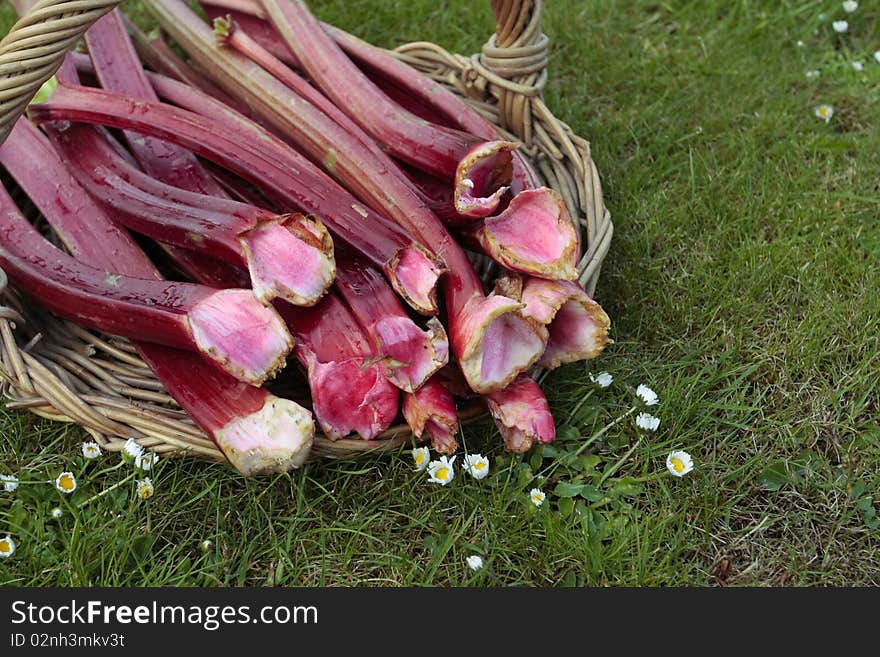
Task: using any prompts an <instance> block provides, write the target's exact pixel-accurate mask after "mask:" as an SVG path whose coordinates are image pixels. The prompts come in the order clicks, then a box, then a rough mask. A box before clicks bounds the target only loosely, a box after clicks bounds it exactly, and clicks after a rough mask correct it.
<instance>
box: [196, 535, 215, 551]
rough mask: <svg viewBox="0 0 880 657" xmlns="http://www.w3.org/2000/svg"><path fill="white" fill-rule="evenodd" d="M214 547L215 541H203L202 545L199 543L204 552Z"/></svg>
mask: <svg viewBox="0 0 880 657" xmlns="http://www.w3.org/2000/svg"><path fill="white" fill-rule="evenodd" d="M213 546H214V541H211V540H209V539H207V538H206V539H205V540H204V541H202V542H201V543H199V547H200V548H202V552H207V551H208V550H210V549H211V548H212V547H213Z"/></svg>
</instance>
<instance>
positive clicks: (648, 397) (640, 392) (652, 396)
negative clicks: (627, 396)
mask: <svg viewBox="0 0 880 657" xmlns="http://www.w3.org/2000/svg"><path fill="white" fill-rule="evenodd" d="M636 396H637V397H638V398H639V399H641V400H642V401H643V402H645V406H654V405H655V404H656V403H657V402H659V401H660V398H659V397H658V396H657V393H656V392H654V391H653V390H651V389H650V388H649V387H648V386H646V385H645V384H644V383H640V384H639V387H638V388H636Z"/></svg>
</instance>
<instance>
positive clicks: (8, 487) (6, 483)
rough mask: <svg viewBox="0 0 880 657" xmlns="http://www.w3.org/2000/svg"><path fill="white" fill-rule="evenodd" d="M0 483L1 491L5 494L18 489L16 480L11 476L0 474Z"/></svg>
mask: <svg viewBox="0 0 880 657" xmlns="http://www.w3.org/2000/svg"><path fill="white" fill-rule="evenodd" d="M0 481H2V482H3V490H5V491H6V492H7V493H11V492H12V491H14V490H15V489H16V488H18V478H17V477H13V476H12V475H5V474H0Z"/></svg>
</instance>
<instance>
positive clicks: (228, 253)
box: [54, 125, 336, 306]
mask: <svg viewBox="0 0 880 657" xmlns="http://www.w3.org/2000/svg"><path fill="white" fill-rule="evenodd" d="M56 135H57V136H56V138H55V140H54V141H55V144H56V147H57V148H58V149H59V151H60V152H61V153H62V155H64V156H65V158H66V159H67V161H68V162H69V163H70V167H69V168H70V169H71V172H72V173H73V175H74V177H76V179H77V180H78V181H79V183H80V184H81V185H82V186H83V187H84V188H85V189H86V190H88V191H89V192H90V193H91V194H92V195H93V196H94V197H95V198H96V199H98V200H100V201H102V202H103V203H106V204H107V205H110V206H112V207H113V208H115V209H117V210H119V211H120V212H118V213H117V216H118V220H119V221H122V222H123V223H124V224H125V225H126V226H127V227H128V228H131V229H132V230H134V231H136V232H139V233H142V234H144V235H147V236H149V237H152V238H154V239H156V240H158V241H160V242H165V243H168V244H174V245H177V246H179V247H182V248H185V249H190V250H194V251H199V252H203V253H206V254H208V255H210V256H212V257H215V258H219V259H221V260H225V261H227V262H230V263H232V264H235V265H238V266H242V267H246V268H247V269H248V272H249V274H250V280H251V285H252V287H253V291H254V294H255V295H256V296H257V298H258V299H259V300H260V301H261V302H262V303H264V304H265V303H268V302H270V301H271V300H272V299H274V298H275V297H281V298H282V299H285V300H286V301H289V302H290V303H293V304H295V305H302V306H311V305H314V304H315V303H317V302H318V299H320V298H321V296H323V294H324V292H326V290H327V288H328V287H329V286H330V285H331V284H332V282H333V278H334V275H335V269H336V268H335V263H334V260H333V244H332V241H331V240H330V236H329V234H327V232H326V230H325V229H324V227H323V226H322V225H321V223H320V222H317V221H312V220H310V219H307V218H306V217H304V216H302V215H300V214H292V215H284V216H280V217H279V216H277V215H274V214H273V213H271V212H268V211H266V210H261V209H259V208H255V207H253V206H250V205H246V204H244V203H239V202H236V201H232V200H229V199H226V198H219V197H212V196H205V195H203V194H196V193H194V192H187V191H185V190H183V189H180V188H177V187H172V186H170V185H165V184H164V183H161V182H159V181H156V180H154V179H153V178H151V177H150V176H148V175H146V174H144V173H143V172H142V171H140V170H139V169H137V168H136V167H134V166H132V165H131V164H129V163H128V162H126V161H125V159H124V158H122V157H120V156H119V154H118V153H117V152H116V150H115V149H114V148H113V147H112V146H111V145H110V144H108V142H107V140H106V139H102V138H101V135H100V134H99V132H98V131H97V130H95V129H94V128H92V127H90V126H84V125H72V126H71V127H70V128H69V129H67V130H65V131H63V132H57V133H56Z"/></svg>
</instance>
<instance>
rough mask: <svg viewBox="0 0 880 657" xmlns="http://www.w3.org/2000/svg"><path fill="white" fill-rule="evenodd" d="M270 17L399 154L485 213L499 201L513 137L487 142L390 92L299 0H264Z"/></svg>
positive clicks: (310, 66)
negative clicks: (436, 121)
mask: <svg viewBox="0 0 880 657" xmlns="http://www.w3.org/2000/svg"><path fill="white" fill-rule="evenodd" d="M261 4H262V6H263V10H264V11H265V12H266V15H267V17H268V19H269V22H271V23H272V25H274V26H275V29H276V30H278V33H279V34H280V35H281V37H282V38H283V39H284V41H285V43H287V45H288V46H289V47H290V49H291V51H292V52H293V53H294V54H295V55H296V58H297V59H298V60H299V62H300V65H301V66H302V68H303V69H304V70H305V71H306V73H308V75H309V77H310V78H311V79H312V80H314V81H315V83H316V84H317V85H318V86H319V87H320V88H321V89H322V90H323V91H324V93H325V94H326V95H327V96H328V97H329V98H331V99H332V100H333V101H334V102H335V103H336V105H337V106H338V107H340V108H341V109H342V110H343V111H344V112H346V113H347V114H348V115H349V116H350V117H351V118H352V119H354V120H355V121H356V122H358V123H359V124H360V126H361V127H362V128H363V129H364V130H366V131H367V132H368V133H369V134H370V135H372V136H373V138H374V139H375V140H376V141H378V142H379V143H381V144H382V145H383V146H385V147H386V148H388V150H389V151H390V152H391V153H392V154H393V155H394V156H395V157H397V158H398V159H400V160H402V161H404V162H407V163H408V164H411V165H412V166H414V167H417V168H419V169H421V170H423V171H425V172H427V173H430V174H433V175H435V176H437V177H439V178H442V179H443V180H448V181H450V182H451V183H453V184H454V189H455V207H456V209H457V210H458V211H459V212H460V213H461V214H464V215H466V216H474V217H483V216H487V215H489V214H491V213H492V212H493V211H494V210H495V208H497V207H498V203H499V202H500V199H501V196H503V194H504V192H505V191H506V190H507V188H506V187H505V185H507V184H508V183H509V182H510V178H511V175H512V169H511V154H510V153H511V151H512V150H513V149H515V148H516V144H514V143H512V142H509V141H500V140H492V141H483V140H481V139H479V138H478V137H475V136H473V135H469V134H467V133H464V132H461V131H458V130H452V129H449V128H443V127H441V126H436V125H432V124H429V123H427V122H425V121H424V120H422V119H420V118H419V117H417V116H415V115H414V114H411V113H410V112H408V111H406V110H403V109H402V108H401V107H399V106H397V105H396V104H395V103H394V102H393V101H391V99H389V98H388V97H387V96H385V94H384V93H382V91H381V90H379V89H378V88H377V87H376V85H374V84H373V83H372V82H371V81H370V80H369V78H367V77H366V76H365V75H364V74H363V73H361V71H360V70H359V69H358V68H357V67H356V66H355V65H354V64H352V62H351V61H350V60H349V59H348V57H346V55H345V53H343V52H342V51H341V50H340V49H339V46H337V45H336V44H335V43H334V42H333V40H332V39H331V38H330V37H329V36H327V34H326V33H325V32H324V30H323V28H322V27H321V24H320V23H319V22H318V20H317V19H316V18H315V17H314V16H312V14H311V13H310V12H309V10H308V8H307V7H306V6H305V4H304V3H302V2H299V1H298V0H261Z"/></svg>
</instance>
